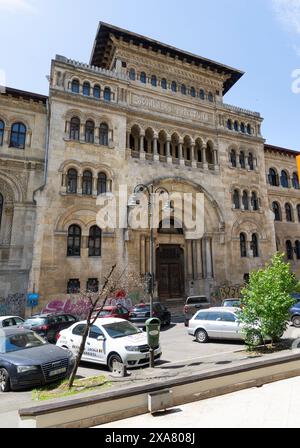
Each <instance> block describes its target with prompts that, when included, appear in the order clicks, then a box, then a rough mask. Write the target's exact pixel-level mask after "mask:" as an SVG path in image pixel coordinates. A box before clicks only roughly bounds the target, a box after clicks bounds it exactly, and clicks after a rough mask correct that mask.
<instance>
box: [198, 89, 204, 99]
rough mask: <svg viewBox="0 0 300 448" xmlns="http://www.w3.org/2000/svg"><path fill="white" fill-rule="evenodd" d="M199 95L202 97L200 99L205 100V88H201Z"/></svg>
mask: <svg viewBox="0 0 300 448" xmlns="http://www.w3.org/2000/svg"><path fill="white" fill-rule="evenodd" d="M199 97H200V100H205V92H204V90H203V89H201V90H200V92H199Z"/></svg>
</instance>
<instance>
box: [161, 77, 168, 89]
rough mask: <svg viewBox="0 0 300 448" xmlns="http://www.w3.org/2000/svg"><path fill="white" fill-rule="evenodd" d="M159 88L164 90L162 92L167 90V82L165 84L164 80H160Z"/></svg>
mask: <svg viewBox="0 0 300 448" xmlns="http://www.w3.org/2000/svg"><path fill="white" fill-rule="evenodd" d="M161 88H162V89H164V90H167V88H168V82H167V80H166V78H163V79H162V80H161Z"/></svg>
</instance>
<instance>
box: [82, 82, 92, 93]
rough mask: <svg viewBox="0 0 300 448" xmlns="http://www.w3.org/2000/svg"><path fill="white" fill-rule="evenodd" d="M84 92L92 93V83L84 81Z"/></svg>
mask: <svg viewBox="0 0 300 448" xmlns="http://www.w3.org/2000/svg"><path fill="white" fill-rule="evenodd" d="M82 93H83V95H84V96H90V94H91V85H90V83H89V82H84V83H83V88H82Z"/></svg>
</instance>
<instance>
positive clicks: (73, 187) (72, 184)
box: [67, 168, 78, 194]
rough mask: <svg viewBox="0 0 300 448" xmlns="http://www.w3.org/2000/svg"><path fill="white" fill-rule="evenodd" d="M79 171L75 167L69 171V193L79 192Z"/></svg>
mask: <svg viewBox="0 0 300 448" xmlns="http://www.w3.org/2000/svg"><path fill="white" fill-rule="evenodd" d="M77 179H78V175H77V171H76V170H74V169H73V168H72V169H70V170H69V171H68V174H67V193H70V194H76V193H77Z"/></svg>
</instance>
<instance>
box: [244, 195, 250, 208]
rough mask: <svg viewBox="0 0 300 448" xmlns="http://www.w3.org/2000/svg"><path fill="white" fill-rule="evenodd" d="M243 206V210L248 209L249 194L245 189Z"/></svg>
mask: <svg viewBox="0 0 300 448" xmlns="http://www.w3.org/2000/svg"><path fill="white" fill-rule="evenodd" d="M243 207H244V210H249V196H248V193H247V191H244V192H243Z"/></svg>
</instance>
